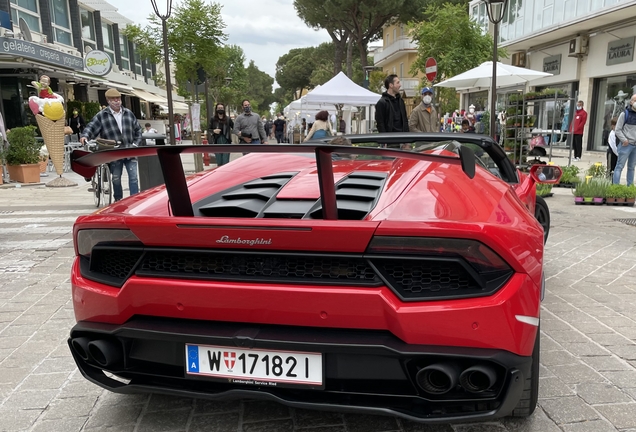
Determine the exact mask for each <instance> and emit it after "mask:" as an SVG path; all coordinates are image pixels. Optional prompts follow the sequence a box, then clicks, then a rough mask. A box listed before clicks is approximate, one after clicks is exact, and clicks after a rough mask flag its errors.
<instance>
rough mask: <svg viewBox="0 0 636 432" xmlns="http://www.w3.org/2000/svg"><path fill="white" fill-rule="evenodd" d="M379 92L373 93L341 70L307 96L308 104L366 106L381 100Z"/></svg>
mask: <svg viewBox="0 0 636 432" xmlns="http://www.w3.org/2000/svg"><path fill="white" fill-rule="evenodd" d="M380 97H381V96H380V95H379V94H378V93H373V92H372V91H369V90H367V89H365V88H364V87H361V86H359V85H358V84H356V83H354V82H353V81H351V80H350V79H349V77H348V76H347V75H345V73H344V72H340V73H339V74H338V75H336V76H335V77H333V78H331V79H330V80H329V81H327V82H326V83H325V84H323V85H322V86H320V87H318V88H316V89H314V90H313V91H312V92H311V93H309V94H307V96H305V101H306V102H307V103H308V104H334V105H339V104H343V105H353V106H365V105H374V104H375V103H376V102H377V101H378V100H380Z"/></svg>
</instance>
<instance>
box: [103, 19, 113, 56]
mask: <svg viewBox="0 0 636 432" xmlns="http://www.w3.org/2000/svg"><path fill="white" fill-rule="evenodd" d="M102 39H104V49H105V50H106V51H107V52H108V51H109V50H110V51H111V52H112V51H113V50H114V49H115V45H114V44H113V26H112V25H110V24H102Z"/></svg>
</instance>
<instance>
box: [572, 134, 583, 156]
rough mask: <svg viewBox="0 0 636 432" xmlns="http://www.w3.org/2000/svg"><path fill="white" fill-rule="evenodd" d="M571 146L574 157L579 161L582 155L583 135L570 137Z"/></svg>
mask: <svg viewBox="0 0 636 432" xmlns="http://www.w3.org/2000/svg"><path fill="white" fill-rule="evenodd" d="M572 146H573V147H574V157H575V158H579V159H581V155H582V154H583V134H581V135H579V134H574V135H573V136H572Z"/></svg>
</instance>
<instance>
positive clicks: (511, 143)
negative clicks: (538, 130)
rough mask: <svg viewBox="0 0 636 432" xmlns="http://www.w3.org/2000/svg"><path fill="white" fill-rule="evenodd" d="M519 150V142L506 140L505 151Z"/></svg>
mask: <svg viewBox="0 0 636 432" xmlns="http://www.w3.org/2000/svg"><path fill="white" fill-rule="evenodd" d="M516 148H517V142H516V141H515V140H514V139H505V140H504V150H505V151H514V150H515V149H516Z"/></svg>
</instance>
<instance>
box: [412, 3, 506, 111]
mask: <svg viewBox="0 0 636 432" xmlns="http://www.w3.org/2000/svg"><path fill="white" fill-rule="evenodd" d="M424 14H425V15H426V16H427V17H428V20H426V21H421V22H416V23H411V24H410V25H409V28H410V30H411V31H412V36H413V40H414V41H415V42H417V44H418V48H417V53H418V58H417V60H416V61H415V63H413V66H412V67H411V73H412V74H416V73H417V72H418V71H420V72H422V73H426V66H425V63H426V59H427V58H428V57H434V58H435V60H437V77H438V80H439V81H442V80H445V79H447V78H451V77H453V76H455V75H458V74H460V73H462V72H465V71H467V70H469V69H472V68H474V67H476V66H479V65H480V64H481V63H483V62H484V61H487V60H491V59H492V50H493V41H492V37H491V36H489V35H488V34H483V33H482V31H481V28H480V27H479V26H478V25H477V23H476V22H475V21H473V20H471V19H470V16H469V14H468V10H467V7H466V5H465V4H452V3H445V4H443V5H441V6H438V5H436V4H432V5H430V6H428V7H427V8H426V9H425V11H424ZM499 57H502V58H504V57H507V54H506V51H505V50H504V49H500V50H499ZM438 97H439V98H440V99H439V100H440V112H447V111H448V112H450V111H452V110H454V109H455V108H456V107H457V104H458V101H457V93H456V91H455V89H449V88H440V89H439V95H438Z"/></svg>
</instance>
